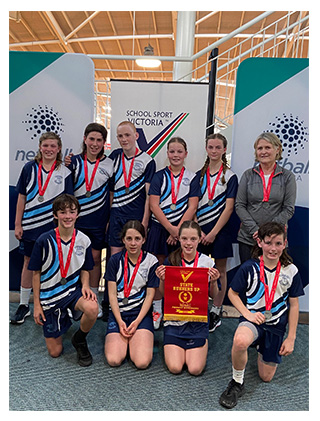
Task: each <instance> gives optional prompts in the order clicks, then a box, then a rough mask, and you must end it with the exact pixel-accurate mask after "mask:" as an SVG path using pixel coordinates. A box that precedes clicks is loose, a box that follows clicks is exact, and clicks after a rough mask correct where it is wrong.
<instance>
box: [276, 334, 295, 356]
mask: <svg viewBox="0 0 320 421" xmlns="http://www.w3.org/2000/svg"><path fill="white" fill-rule="evenodd" d="M293 350H294V339H291V338H289V337H288V338H286V339H285V340H284V341H283V343H282V345H281V348H280V351H279V354H280V355H283V356H285V357H286V356H287V355H290V354H292V353H293Z"/></svg>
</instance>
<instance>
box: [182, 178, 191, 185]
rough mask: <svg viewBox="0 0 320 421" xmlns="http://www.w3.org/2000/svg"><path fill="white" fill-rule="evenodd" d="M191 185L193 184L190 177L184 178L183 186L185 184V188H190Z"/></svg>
mask: <svg viewBox="0 0 320 421" xmlns="http://www.w3.org/2000/svg"><path fill="white" fill-rule="evenodd" d="M190 183H191V181H190V178H188V177H184V178H183V179H182V184H183V185H184V186H190Z"/></svg>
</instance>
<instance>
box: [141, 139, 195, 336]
mask: <svg viewBox="0 0 320 421" xmlns="http://www.w3.org/2000/svg"><path fill="white" fill-rule="evenodd" d="M187 155H188V151H187V144H186V142H185V141H184V140H183V139H182V138H181V137H173V138H171V139H170V140H169V142H168V145H167V156H168V159H169V163H170V165H169V166H168V167H165V168H164V169H162V170H160V171H158V172H157V173H156V174H155V176H154V177H153V180H152V183H151V186H150V190H149V195H150V209H151V212H152V215H151V221H150V230H149V233H148V238H147V242H146V250H148V251H149V252H150V253H153V254H154V255H156V256H157V258H158V260H159V264H163V262H164V259H165V258H166V257H167V256H168V255H169V253H171V252H172V251H173V250H175V249H176V248H177V247H178V245H177V243H178V237H179V228H180V226H181V224H182V223H183V221H187V220H191V219H192V218H193V217H194V214H195V212H196V210H197V206H198V201H199V196H200V187H199V179H198V177H197V176H196V174H195V173H194V172H192V171H190V170H188V169H187V168H185V166H184V161H185V159H186V157H187ZM153 307H154V319H155V320H154V322H155V323H154V324H155V328H156V329H158V328H159V327H160V322H161V319H162V303H161V294H159V292H157V293H156V297H155V302H154V306H153Z"/></svg>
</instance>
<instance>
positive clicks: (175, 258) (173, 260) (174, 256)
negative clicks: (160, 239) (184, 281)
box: [168, 221, 201, 266]
mask: <svg viewBox="0 0 320 421" xmlns="http://www.w3.org/2000/svg"><path fill="white" fill-rule="evenodd" d="M185 228H194V229H195V230H197V233H198V236H199V238H201V228H200V226H199V224H198V223H197V222H195V221H184V222H182V224H181V226H180V228H179V237H180V235H181V233H182V231H183V230H184V229H185ZM181 253H182V249H181V247H179V248H177V249H176V250H174V251H173V252H172V253H171V254H170V255H169V257H168V260H169V262H170V264H171V265H172V266H181V265H182V259H181Z"/></svg>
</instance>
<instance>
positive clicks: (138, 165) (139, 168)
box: [133, 160, 144, 174]
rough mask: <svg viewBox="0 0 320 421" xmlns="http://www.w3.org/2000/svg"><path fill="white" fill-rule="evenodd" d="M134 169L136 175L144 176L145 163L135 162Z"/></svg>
mask: <svg viewBox="0 0 320 421" xmlns="http://www.w3.org/2000/svg"><path fill="white" fill-rule="evenodd" d="M133 169H134V171H135V172H136V173H138V174H142V173H143V169H144V165H143V162H141V161H137V160H134V164H133Z"/></svg>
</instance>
